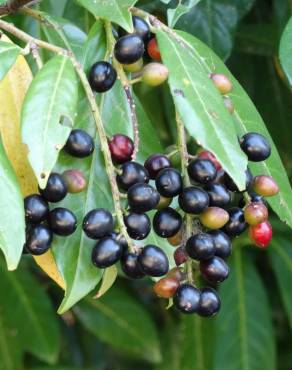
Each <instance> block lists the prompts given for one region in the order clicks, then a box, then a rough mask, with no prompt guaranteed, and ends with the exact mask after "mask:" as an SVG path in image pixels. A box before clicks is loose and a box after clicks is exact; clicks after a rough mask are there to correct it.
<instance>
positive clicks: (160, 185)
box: [155, 168, 183, 198]
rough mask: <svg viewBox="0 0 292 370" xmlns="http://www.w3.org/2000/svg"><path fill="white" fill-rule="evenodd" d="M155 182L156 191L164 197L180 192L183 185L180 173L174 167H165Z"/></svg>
mask: <svg viewBox="0 0 292 370" xmlns="http://www.w3.org/2000/svg"><path fill="white" fill-rule="evenodd" d="M155 184H156V188H157V190H158V192H159V193H160V194H161V195H162V196H164V197H166V198H171V197H175V196H176V195H178V194H180V193H181V191H182V187H183V181H182V177H181V174H180V173H179V172H178V171H177V170H175V169H174V168H165V169H163V170H162V171H160V172H159V174H158V175H157V177H156V179H155Z"/></svg>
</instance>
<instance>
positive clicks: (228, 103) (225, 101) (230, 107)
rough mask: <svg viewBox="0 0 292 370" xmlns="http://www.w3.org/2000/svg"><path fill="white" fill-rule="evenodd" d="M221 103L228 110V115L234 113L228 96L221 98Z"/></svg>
mask: <svg viewBox="0 0 292 370" xmlns="http://www.w3.org/2000/svg"><path fill="white" fill-rule="evenodd" d="M223 102H224V105H225V107H226V108H227V109H228V111H229V113H231V114H232V113H234V104H233V101H232V100H231V99H230V98H229V97H228V96H223Z"/></svg>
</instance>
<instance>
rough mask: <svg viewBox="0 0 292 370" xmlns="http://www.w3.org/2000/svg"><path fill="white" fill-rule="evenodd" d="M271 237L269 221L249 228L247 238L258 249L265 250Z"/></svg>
mask: <svg viewBox="0 0 292 370" xmlns="http://www.w3.org/2000/svg"><path fill="white" fill-rule="evenodd" d="M272 236H273V229H272V226H271V224H270V223H269V221H265V222H262V223H261V224H258V225H256V226H250V228H249V237H250V239H251V240H252V241H253V242H254V243H255V245H257V246H258V247H260V248H266V247H267V246H268V245H269V243H270V241H271V239H272Z"/></svg>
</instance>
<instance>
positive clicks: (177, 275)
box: [167, 267, 186, 281]
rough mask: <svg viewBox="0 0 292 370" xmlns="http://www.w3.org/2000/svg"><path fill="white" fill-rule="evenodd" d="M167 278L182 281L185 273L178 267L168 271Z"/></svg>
mask: <svg viewBox="0 0 292 370" xmlns="http://www.w3.org/2000/svg"><path fill="white" fill-rule="evenodd" d="M167 277H169V278H173V279H175V280H177V281H182V280H184V279H185V278H186V273H185V272H183V271H182V270H181V269H180V268H179V267H174V268H172V269H171V270H169V271H168V273H167Z"/></svg>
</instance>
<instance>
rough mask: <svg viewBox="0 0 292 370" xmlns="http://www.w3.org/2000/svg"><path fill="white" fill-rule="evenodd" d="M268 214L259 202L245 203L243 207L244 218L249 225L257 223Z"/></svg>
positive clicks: (263, 219)
mask: <svg viewBox="0 0 292 370" xmlns="http://www.w3.org/2000/svg"><path fill="white" fill-rule="evenodd" d="M268 216H269V212H268V209H267V207H266V206H265V205H264V204H263V203H260V202H253V203H249V204H247V206H246V207H245V209H244V218H245V221H246V222H247V223H248V224H249V225H258V224H260V223H261V222H263V221H265V220H266V219H267V218H268Z"/></svg>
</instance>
